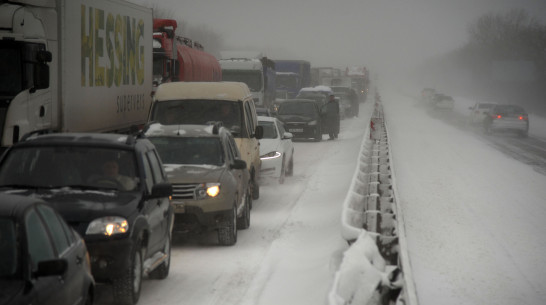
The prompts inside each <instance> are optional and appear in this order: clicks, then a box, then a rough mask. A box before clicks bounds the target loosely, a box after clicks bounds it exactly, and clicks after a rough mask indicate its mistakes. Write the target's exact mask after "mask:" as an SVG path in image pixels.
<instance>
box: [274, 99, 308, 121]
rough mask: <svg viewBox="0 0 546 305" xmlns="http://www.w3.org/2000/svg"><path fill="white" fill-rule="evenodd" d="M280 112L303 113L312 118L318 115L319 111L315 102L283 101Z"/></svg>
mask: <svg viewBox="0 0 546 305" xmlns="http://www.w3.org/2000/svg"><path fill="white" fill-rule="evenodd" d="M278 114H279V115H301V116H307V117H310V118H315V117H317V112H316V109H315V107H314V105H313V103H283V104H281V106H280V108H279V111H278Z"/></svg>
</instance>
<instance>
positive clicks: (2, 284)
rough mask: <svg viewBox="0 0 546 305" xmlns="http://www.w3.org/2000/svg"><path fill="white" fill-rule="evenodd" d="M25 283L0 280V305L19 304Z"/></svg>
mask: <svg viewBox="0 0 546 305" xmlns="http://www.w3.org/2000/svg"><path fill="white" fill-rule="evenodd" d="M24 288H25V281H23V280H13V279H9V280H7V279H0V305H8V304H19V302H21V301H22V300H21V297H22V294H23V290H24Z"/></svg>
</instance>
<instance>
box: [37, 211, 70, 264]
mask: <svg viewBox="0 0 546 305" xmlns="http://www.w3.org/2000/svg"><path fill="white" fill-rule="evenodd" d="M37 209H38V212H39V213H40V215H42V217H43V218H44V221H45V223H47V225H48V227H49V229H50V233H51V238H52V240H53V244H54V246H55V249H57V254H59V255H61V254H62V253H64V251H66V250H67V249H68V248H69V247H70V243H69V241H68V239H67V237H66V233H65V231H64V229H63V226H62V224H61V222H60V221H59V218H58V217H57V214H55V211H53V210H52V209H51V208H49V207H46V206H39V207H38V208H37Z"/></svg>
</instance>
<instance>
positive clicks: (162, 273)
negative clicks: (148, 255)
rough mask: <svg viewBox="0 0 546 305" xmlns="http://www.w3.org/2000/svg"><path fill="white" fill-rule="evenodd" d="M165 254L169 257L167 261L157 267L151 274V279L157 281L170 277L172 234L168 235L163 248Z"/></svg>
mask: <svg viewBox="0 0 546 305" xmlns="http://www.w3.org/2000/svg"><path fill="white" fill-rule="evenodd" d="M163 253H164V254H165V255H167V259H165V261H163V263H161V265H159V266H157V268H155V269H154V270H152V272H150V274H149V277H150V278H151V279H155V280H163V279H166V278H167V276H169V269H170V267H171V234H170V233H167V237H166V240H165V244H164V246H163Z"/></svg>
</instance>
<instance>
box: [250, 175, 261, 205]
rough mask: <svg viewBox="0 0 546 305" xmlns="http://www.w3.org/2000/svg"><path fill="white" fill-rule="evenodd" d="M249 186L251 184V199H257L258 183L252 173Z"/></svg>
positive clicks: (258, 192) (258, 193)
mask: <svg viewBox="0 0 546 305" xmlns="http://www.w3.org/2000/svg"><path fill="white" fill-rule="evenodd" d="M250 182H251V184H250V185H251V186H252V199H259V198H260V185H259V184H258V182H257V181H256V176H255V175H254V174H252V180H251V181H250Z"/></svg>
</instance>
